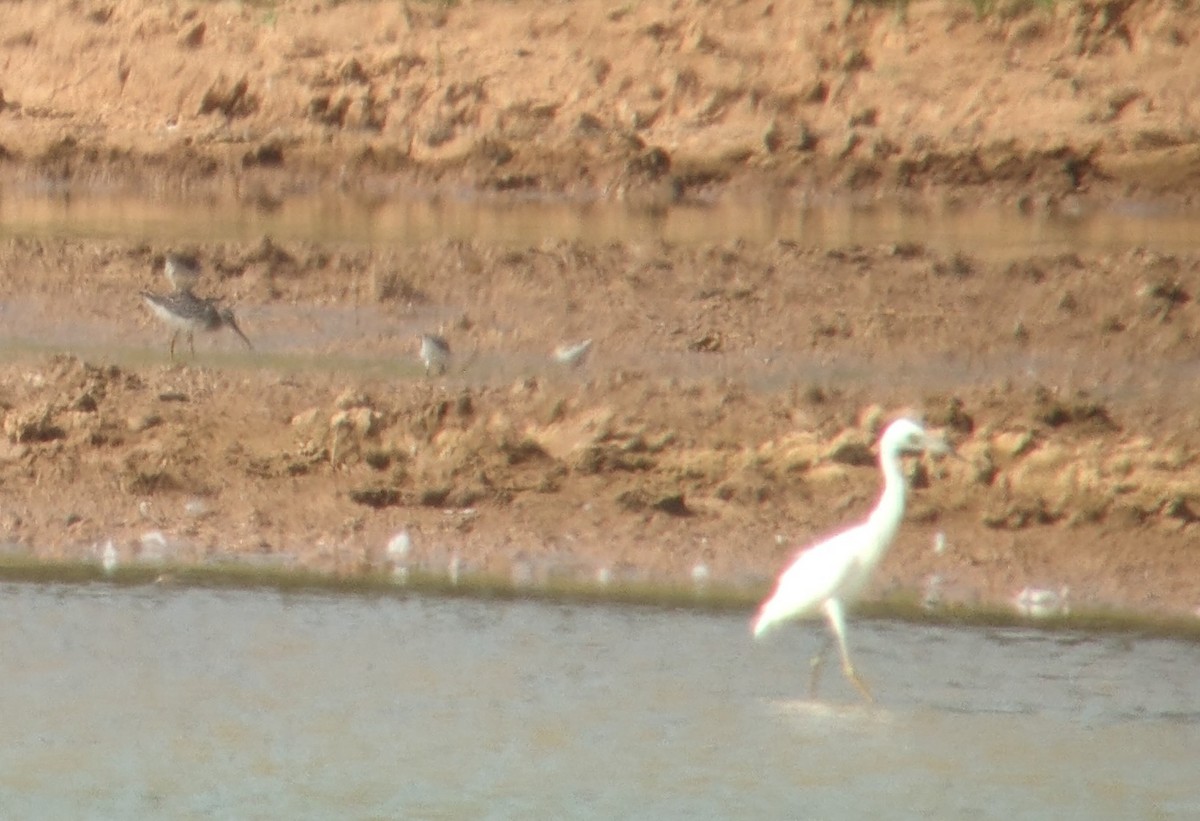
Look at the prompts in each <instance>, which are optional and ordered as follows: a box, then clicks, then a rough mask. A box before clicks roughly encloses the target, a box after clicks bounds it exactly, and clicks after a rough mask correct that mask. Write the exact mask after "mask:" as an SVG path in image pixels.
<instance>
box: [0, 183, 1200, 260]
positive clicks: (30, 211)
mask: <svg viewBox="0 0 1200 821" xmlns="http://www.w3.org/2000/svg"><path fill="white" fill-rule="evenodd" d="M1198 226H1200V213H1196V212H1194V211H1188V210H1179V209H1172V208H1168V207H1165V206H1158V205H1153V204H1144V203H1116V204H1114V205H1103V206H1087V205H1081V206H1080V208H1079V209H1078V210H1076V211H1074V212H1071V213H1056V212H1035V213H1032V214H1030V213H1024V212H1022V211H1020V210H1018V209H1017V208H1016V207H1015V206H1011V205H989V204H981V205H972V206H970V207H967V206H950V205H947V206H930V207H921V206H915V205H913V204H912V203H907V202H897V201H889V200H880V201H877V202H870V203H856V202H852V201H848V200H830V201H828V202H820V203H809V202H801V201H796V200H793V199H788V198H771V197H765V198H764V197H759V198H729V199H724V200H719V201H715V202H712V203H708V204H681V205H675V206H672V207H670V208H668V209H665V210H663V211H657V212H647V211H645V210H639V209H636V208H630V207H629V206H628V205H626V204H624V203H622V202H616V201H611V200H601V201H594V202H579V201H571V200H566V199H543V200H526V201H520V200H518V201H513V200H511V199H503V200H489V199H486V198H480V197H478V196H470V195H465V196H463V197H461V198H455V197H447V196H439V197H417V198H404V197H396V198H393V199H389V200H384V201H381V202H372V203H362V202H356V201H355V200H354V199H352V198H349V197H345V198H339V197H318V196H299V197H293V198H290V199H288V200H286V201H284V202H282V203H280V204H279V205H278V207H275V208H272V209H270V210H262V209H259V208H254V207H250V206H247V205H245V204H242V203H239V202H236V201H234V200H231V199H228V198H224V197H216V198H210V199H204V198H199V199H183V198H180V199H157V198H146V197H120V196H104V195H73V196H69V197H67V196H64V197H52V196H21V195H20V194H19V192H18V193H15V194H14V195H13V196H7V197H2V198H0V239H3V238H6V237H10V236H25V237H69V238H77V239H113V238H116V239H122V240H128V239H133V238H140V239H145V240H152V241H159V242H171V243H200V242H203V243H211V242H230V241H254V240H257V239H259V238H260V237H262V236H264V235H268V236H271V237H273V238H274V239H275V240H278V241H284V242H287V241H293V242H294V241H316V242H333V243H351V244H353V243H361V244H371V245H374V246H389V245H395V246H407V245H418V244H421V243H425V242H442V241H446V240H471V241H474V242H479V243H483V244H498V245H502V246H521V245H529V244H534V245H536V244H539V243H542V242H545V241H547V240H567V241H581V242H585V243H604V242H611V241H622V242H638V241H647V240H655V241H659V240H661V241H665V242H671V243H679V244H683V245H695V244H700V243H714V242H715V243H722V242H728V241H732V240H743V241H745V242H750V243H763V242H773V241H776V240H790V241H794V242H798V243H800V244H801V245H803V246H805V247H815V248H841V247H845V246H852V245H862V246H867V247H873V246H877V245H881V244H887V243H919V244H921V245H924V246H927V247H929V248H933V249H936V250H939V251H943V252H953V251H966V252H969V253H971V254H972V255H975V256H978V257H981V258H993V259H995V258H998V259H1006V258H1011V257H1014V256H1018V255H1022V256H1025V255H1030V254H1057V253H1067V252H1071V253H1105V252H1123V251H1127V250H1128V249H1130V248H1134V247H1146V248H1151V249H1154V250H1158V251H1163V252H1188V251H1192V250H1194V249H1195V247H1196V242H1195V238H1196V232H1197V227H1198Z"/></svg>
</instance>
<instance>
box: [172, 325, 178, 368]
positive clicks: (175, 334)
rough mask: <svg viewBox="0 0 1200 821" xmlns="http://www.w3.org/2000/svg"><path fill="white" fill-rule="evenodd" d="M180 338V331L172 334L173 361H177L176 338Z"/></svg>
mask: <svg viewBox="0 0 1200 821" xmlns="http://www.w3.org/2000/svg"><path fill="white" fill-rule="evenodd" d="M177 339H179V331H176V332H175V333H173V334H171V361H172V362H174V361H175V340H177Z"/></svg>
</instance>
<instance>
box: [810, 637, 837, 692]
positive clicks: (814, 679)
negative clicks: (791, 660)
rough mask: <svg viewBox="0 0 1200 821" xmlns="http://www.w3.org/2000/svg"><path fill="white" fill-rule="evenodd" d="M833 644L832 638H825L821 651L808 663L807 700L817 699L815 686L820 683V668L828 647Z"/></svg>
mask: <svg viewBox="0 0 1200 821" xmlns="http://www.w3.org/2000/svg"><path fill="white" fill-rule="evenodd" d="M832 644H833V636H826V637H825V640H824V641H822V642H821V649H820V650H818V651H817V654H816V655H815V656H813V657H812V660H811V661H809V663H808V664H809V667H810V668H812V672H811V673H810V678H809V682H808V694H809V698H816V697H817V685H818V684H819V683H820V681H821V666H822V665H823V664H824V663H825V655H826V654H827V653H828V652H829V647H830V646H831V645H832Z"/></svg>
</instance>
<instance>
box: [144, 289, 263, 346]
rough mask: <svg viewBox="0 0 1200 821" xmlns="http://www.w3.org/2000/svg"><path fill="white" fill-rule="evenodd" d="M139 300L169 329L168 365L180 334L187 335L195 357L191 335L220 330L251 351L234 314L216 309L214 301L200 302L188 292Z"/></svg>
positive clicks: (151, 295) (227, 310) (148, 296)
mask: <svg viewBox="0 0 1200 821" xmlns="http://www.w3.org/2000/svg"><path fill="white" fill-rule="evenodd" d="M142 299H143V300H145V302H146V305H147V306H148V307H149V308H150V310H151V311H153V312H154V315H155V316H157V317H158V318H159V319H161V320H162V321H163V322H165V323H167V325H169V326H170V327H171V361H174V360H175V342H176V341H177V340H178V339H179V335H180V334H181V333H186V334H187V341H188V348H189V349H190V350H191V352H192V356H193V357H195V356H196V344H195V341H194V339H193V335H194V334H195V333H196V331H217V330H220V329H221V327H222V326H224V327H227V328H229V329H230V330H232V331H233V332H234V333H235V334H237V335H238V336H240V337H241V338H242V341H243V342H245V343H246V347H247V348H250V349H251V350H253V349H254V346H253V345H251V344H250V340H249V339H247V338H246V335H245V334H244V333H242V329H241V328H239V327H238V324H237V320H236V319H234V318H233V311H232V310H230V309H229V308H220V307H218V306H217V301H216V300H215V299H201V298H200V297H198V296H196V295H195V294H193V293H192V292H191V291H188V290H183V291H176V292H175V293H173V294H152V293H150V292H149V291H142Z"/></svg>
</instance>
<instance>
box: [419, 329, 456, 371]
mask: <svg viewBox="0 0 1200 821" xmlns="http://www.w3.org/2000/svg"><path fill="white" fill-rule="evenodd" d="M421 364H423V365H424V366H425V373H426V375H428V374H431V373H433V372H434V371H437V372H438V373H439V374H444V373H445V372H446V368H448V367H449V366H450V343H449V342H447V341H446V340H445V338H444V337H440V336H438V335H437V334H421Z"/></svg>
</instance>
